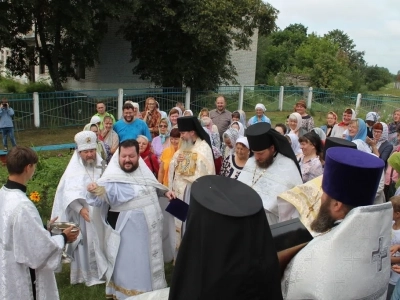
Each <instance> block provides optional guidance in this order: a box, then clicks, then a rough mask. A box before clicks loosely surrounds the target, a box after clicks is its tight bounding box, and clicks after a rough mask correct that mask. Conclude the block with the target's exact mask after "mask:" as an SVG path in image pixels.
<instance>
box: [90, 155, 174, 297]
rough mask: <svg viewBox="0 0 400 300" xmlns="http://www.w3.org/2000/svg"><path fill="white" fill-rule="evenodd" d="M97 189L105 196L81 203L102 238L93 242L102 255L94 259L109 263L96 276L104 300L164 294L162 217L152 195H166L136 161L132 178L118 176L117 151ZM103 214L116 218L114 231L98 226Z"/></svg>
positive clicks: (146, 168)
mask: <svg viewBox="0 0 400 300" xmlns="http://www.w3.org/2000/svg"><path fill="white" fill-rule="evenodd" d="M97 183H98V185H100V186H104V187H105V191H106V195H103V196H95V195H93V194H89V196H88V198H87V199H88V200H87V201H88V203H89V204H90V205H93V206H95V207H97V208H95V209H94V210H93V214H92V215H93V225H94V226H95V230H96V231H97V232H98V233H102V232H103V233H104V232H106V233H107V234H106V235H107V236H104V235H103V236H102V235H101V234H100V235H97V237H98V242H97V241H96V242H95V243H96V244H97V243H99V247H98V248H97V249H100V251H98V252H103V253H99V254H100V255H101V256H103V258H104V259H103V258H101V259H99V261H100V260H101V261H103V260H104V261H109V262H111V263H109V264H108V266H107V268H106V269H104V270H103V271H101V272H100V274H101V275H102V274H103V276H104V277H105V279H107V282H108V287H107V291H106V293H107V295H114V296H116V297H117V298H118V299H125V298H127V297H128V296H133V295H138V294H141V293H144V292H148V291H152V290H156V289H161V288H164V287H165V286H166V281H165V274H164V260H163V250H162V231H163V214H162V211H161V208H160V205H159V202H158V201H159V198H158V195H157V191H156V189H160V190H162V191H163V192H165V191H166V190H167V189H166V188H165V187H164V186H163V185H161V184H160V183H158V181H157V180H156V179H155V178H154V175H153V174H152V173H151V171H150V170H149V169H148V167H147V166H146V164H145V162H144V161H143V160H142V159H140V160H139V168H138V169H137V170H135V171H134V172H133V173H125V172H124V171H122V170H121V168H120V166H119V163H118V151H117V152H116V153H115V154H114V156H113V158H112V159H111V161H110V165H109V166H108V168H107V170H106V171H105V172H104V175H103V177H102V178H101V179H99V180H98V182H97ZM109 208H110V210H111V211H117V212H120V214H119V216H118V220H117V223H116V227H115V230H113V229H112V228H111V226H110V225H108V224H106V223H105V222H104V221H103V220H105V219H106V214H107V212H108V209H109ZM109 237H111V239H112V240H113V241H114V242H113V243H110V240H109ZM118 237H119V238H118ZM105 244H107V245H105ZM101 265H102V266H103V264H101Z"/></svg>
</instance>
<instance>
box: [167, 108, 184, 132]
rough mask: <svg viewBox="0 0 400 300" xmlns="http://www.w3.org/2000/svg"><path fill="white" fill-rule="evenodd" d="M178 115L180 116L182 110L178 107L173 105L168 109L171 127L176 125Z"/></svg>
mask: <svg viewBox="0 0 400 300" xmlns="http://www.w3.org/2000/svg"><path fill="white" fill-rule="evenodd" d="M179 117H182V111H181V109H180V108H179V107H174V108H172V109H171V110H170V111H169V114H168V119H169V124H170V127H171V128H173V127H176V126H178V118H179Z"/></svg>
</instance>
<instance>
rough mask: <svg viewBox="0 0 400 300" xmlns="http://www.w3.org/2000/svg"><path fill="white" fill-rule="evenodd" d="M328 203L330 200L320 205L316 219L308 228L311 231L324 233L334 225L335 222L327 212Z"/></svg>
mask: <svg viewBox="0 0 400 300" xmlns="http://www.w3.org/2000/svg"><path fill="white" fill-rule="evenodd" d="M330 202H331V200H327V201H326V202H325V203H324V204H322V205H321V208H320V209H319V213H318V216H317V218H316V219H315V220H314V221H312V223H311V226H310V227H311V229H312V230H313V231H315V232H318V233H322V232H326V231H328V230H329V229H332V228H333V226H334V225H335V221H336V220H335V219H334V218H332V216H331V212H330V211H329V205H330Z"/></svg>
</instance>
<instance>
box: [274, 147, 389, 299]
mask: <svg viewBox="0 0 400 300" xmlns="http://www.w3.org/2000/svg"><path fill="white" fill-rule="evenodd" d="M384 165H385V164H384V162H383V161H382V160H381V159H379V158H377V157H374V156H371V155H370V154H367V153H364V152H361V151H358V150H354V149H349V148H343V147H335V148H330V149H328V151H327V152H326V158H325V169H324V175H323V180H322V191H323V194H322V197H321V207H320V210H319V213H318V216H317V218H316V219H315V220H314V221H313V222H312V223H311V229H312V230H313V231H314V232H318V233H321V235H319V236H317V237H315V238H314V239H313V240H312V241H311V242H309V243H308V244H307V245H306V246H305V247H304V248H303V249H302V250H301V251H300V252H298V253H297V255H296V256H294V258H293V259H292V260H291V261H290V263H289V264H288V266H287V267H286V270H285V272H284V276H283V279H282V282H281V285H282V293H283V298H284V299H288V300H289V299H290V300H295V299H296V300H297V299H323V300H337V299H380V300H384V299H386V291H387V286H388V282H389V277H390V254H389V248H390V243H391V224H392V216H393V209H392V205H391V203H385V204H378V205H373V203H374V198H375V195H376V191H377V188H378V185H379V181H380V178H381V175H382V171H383V168H384ZM360 174H368V175H367V176H363V178H362V180H359V177H360ZM278 256H279V255H278Z"/></svg>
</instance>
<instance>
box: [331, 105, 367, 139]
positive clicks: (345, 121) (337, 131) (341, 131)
mask: <svg viewBox="0 0 400 300" xmlns="http://www.w3.org/2000/svg"><path fill="white" fill-rule="evenodd" d="M355 119H356V112H355V111H354V109H351V108H346V109H345V111H344V112H343V117H342V122H340V123H339V124H336V125H335V126H333V129H332V131H331V135H330V136H331V137H338V138H341V139H342V138H346V137H347V134H345V131H346V130H347V127H348V126H349V123H350V121H351V120H355ZM363 122H364V121H363Z"/></svg>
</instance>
